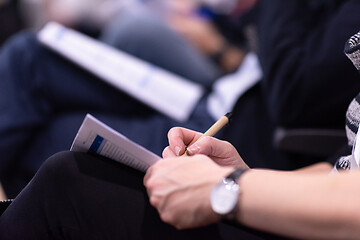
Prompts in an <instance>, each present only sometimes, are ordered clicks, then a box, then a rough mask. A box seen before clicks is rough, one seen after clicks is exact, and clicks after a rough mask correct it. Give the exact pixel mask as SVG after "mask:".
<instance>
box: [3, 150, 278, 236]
mask: <svg viewBox="0 0 360 240" xmlns="http://www.w3.org/2000/svg"><path fill="white" fill-rule="evenodd" d="M142 179H143V173H141V172H138V171H136V170H134V169H132V168H129V167H126V166H124V165H122V164H119V163H117V162H114V161H111V160H109V159H106V158H102V157H98V156H92V155H88V154H86V153H73V152H63V153H59V154H56V155H54V156H52V157H51V158H50V159H49V160H47V161H46V162H45V164H44V165H43V166H42V167H41V168H40V170H39V171H38V173H37V174H36V176H35V177H34V179H33V180H32V181H31V182H30V183H29V185H28V186H27V187H26V188H25V189H24V190H23V191H22V192H21V193H20V194H19V196H18V197H17V198H16V199H15V200H14V202H13V203H11V205H10V206H9V207H8V208H7V210H6V211H5V212H4V213H3V215H2V216H1V217H0V238H1V239H3V240H6V239H23V240H26V239H36V240H41V239H60V238H61V239H156V240H161V239H167V240H168V239H263V238H265V239H269V237H270V235H267V234H263V233H260V232H255V231H252V230H248V229H241V228H235V227H233V226H230V225H225V224H215V225H211V226H208V227H203V228H197V229H190V230H183V231H178V230H176V229H175V228H174V227H172V226H169V225H167V224H165V223H163V222H162V221H161V220H160V218H159V215H158V213H157V211H156V209H154V208H153V207H152V206H150V204H149V200H148V197H147V194H146V190H145V188H144V186H143V181H142ZM271 239H273V238H271Z"/></svg>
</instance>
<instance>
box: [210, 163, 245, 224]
mask: <svg viewBox="0 0 360 240" xmlns="http://www.w3.org/2000/svg"><path fill="white" fill-rule="evenodd" d="M246 170H247V169H241V168H238V169H236V170H235V171H233V172H232V173H231V174H230V175H228V176H227V177H225V178H223V179H222V180H221V181H220V183H218V184H217V185H216V186H215V187H214V188H213V190H212V191H211V195H210V200H211V207H212V209H213V211H214V212H215V213H217V214H218V215H220V216H221V217H222V218H223V219H225V220H234V219H235V217H236V208H237V203H238V199H239V193H240V188H239V185H238V180H239V178H240V176H241V175H242V174H243V173H245V172H246Z"/></svg>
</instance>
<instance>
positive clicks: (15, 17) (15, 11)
mask: <svg viewBox="0 0 360 240" xmlns="http://www.w3.org/2000/svg"><path fill="white" fill-rule="evenodd" d="M22 28H23V23H22V19H21V17H20V14H19V8H18V1H17V0H9V1H5V2H4V3H2V1H1V0H0V46H1V45H2V44H3V43H4V42H5V41H6V39H8V38H9V37H10V36H11V35H13V34H14V33H16V32H18V31H19V30H21V29H22Z"/></svg>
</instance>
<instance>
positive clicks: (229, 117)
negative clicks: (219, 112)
mask: <svg viewBox="0 0 360 240" xmlns="http://www.w3.org/2000/svg"><path fill="white" fill-rule="evenodd" d="M225 117H227V118H228V119H229V120H230V119H231V117H232V112H228V113H227V114H225Z"/></svg>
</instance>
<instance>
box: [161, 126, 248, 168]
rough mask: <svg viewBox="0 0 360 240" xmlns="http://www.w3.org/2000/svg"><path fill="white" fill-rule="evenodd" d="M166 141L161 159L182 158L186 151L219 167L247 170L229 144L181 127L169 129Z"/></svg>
mask: <svg viewBox="0 0 360 240" xmlns="http://www.w3.org/2000/svg"><path fill="white" fill-rule="evenodd" d="M168 139H169V146H168V147H166V148H165V149H164V151H163V154H162V155H163V158H168V157H176V156H182V155H183V154H184V153H185V151H186V150H187V153H188V155H190V156H191V155H195V154H204V155H206V156H208V157H210V158H211V159H212V160H213V161H214V162H216V163H217V164H219V165H221V166H232V167H237V168H249V167H248V166H247V165H246V163H245V162H244V161H243V159H242V158H241V157H240V155H239V153H238V152H237V151H236V149H235V147H234V146H233V145H231V144H230V143H229V142H226V141H222V140H219V139H216V138H213V137H209V136H203V134H202V133H199V132H195V131H192V130H189V129H186V128H181V127H174V128H172V129H170V131H169V132H168Z"/></svg>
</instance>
